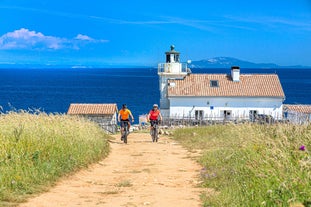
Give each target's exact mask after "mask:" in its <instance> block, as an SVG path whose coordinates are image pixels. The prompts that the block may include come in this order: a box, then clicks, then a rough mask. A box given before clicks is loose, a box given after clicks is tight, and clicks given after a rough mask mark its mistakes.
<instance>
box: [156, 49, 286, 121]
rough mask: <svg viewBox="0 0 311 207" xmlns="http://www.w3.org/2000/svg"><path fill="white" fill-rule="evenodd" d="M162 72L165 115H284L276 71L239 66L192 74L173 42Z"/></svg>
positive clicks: (211, 117) (207, 117)
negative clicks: (243, 71) (246, 69)
mask: <svg viewBox="0 0 311 207" xmlns="http://www.w3.org/2000/svg"><path fill="white" fill-rule="evenodd" d="M228 72H229V70H228ZM158 75H159V79H160V80H159V81H160V94H161V95H160V107H161V112H162V114H163V116H164V117H167V118H177V119H182V118H191V119H198V120H202V119H205V120H224V119H230V120H237V119H240V120H242V119H253V118H254V117H255V116H257V115H259V114H265V115H269V116H272V117H273V118H274V119H282V114H283V101H284V99H285V95H284V92H283V89H282V86H281V83H280V80H279V78H278V76H277V75H276V74H241V73H240V68H239V67H232V68H231V73H230V74H191V72H190V70H188V69H187V65H186V64H182V63H180V62H179V52H176V51H175V50H174V47H173V46H172V47H171V51H169V52H166V63H160V64H159V67H158Z"/></svg>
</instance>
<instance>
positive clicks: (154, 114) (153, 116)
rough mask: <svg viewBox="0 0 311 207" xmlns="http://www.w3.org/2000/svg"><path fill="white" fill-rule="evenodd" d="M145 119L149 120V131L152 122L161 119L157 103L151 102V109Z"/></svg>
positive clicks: (154, 122) (156, 122) (157, 121)
mask: <svg viewBox="0 0 311 207" xmlns="http://www.w3.org/2000/svg"><path fill="white" fill-rule="evenodd" d="M147 121H148V122H149V121H150V124H151V127H150V132H151V129H152V127H153V125H154V124H158V123H159V121H160V122H161V121H162V115H161V112H160V110H159V107H158V105H157V104H153V109H151V110H150V112H149V114H148V116H147Z"/></svg>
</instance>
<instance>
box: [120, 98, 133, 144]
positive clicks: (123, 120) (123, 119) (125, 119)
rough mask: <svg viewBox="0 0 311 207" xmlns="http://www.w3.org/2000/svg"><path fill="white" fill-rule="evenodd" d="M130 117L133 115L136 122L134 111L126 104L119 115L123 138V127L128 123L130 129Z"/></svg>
mask: <svg viewBox="0 0 311 207" xmlns="http://www.w3.org/2000/svg"><path fill="white" fill-rule="evenodd" d="M129 117H131V120H132V122H134V117H133V115H132V112H131V111H130V110H129V109H128V108H127V106H126V104H123V105H122V109H121V110H120V111H119V115H118V122H120V126H121V140H123V136H122V135H123V127H124V125H125V124H128V125H127V126H128V130H129V129H130V126H131V124H130V120H129Z"/></svg>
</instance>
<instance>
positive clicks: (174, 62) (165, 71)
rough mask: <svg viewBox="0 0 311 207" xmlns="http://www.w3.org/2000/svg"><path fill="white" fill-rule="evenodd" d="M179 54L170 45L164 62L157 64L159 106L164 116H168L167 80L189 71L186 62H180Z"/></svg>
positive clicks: (179, 77) (183, 75)
mask: <svg viewBox="0 0 311 207" xmlns="http://www.w3.org/2000/svg"><path fill="white" fill-rule="evenodd" d="M179 54H180V53H179V52H177V51H175V46H174V45H171V50H170V51H168V52H165V56H166V62H165V63H159V65H158V75H159V86H160V107H161V113H162V115H163V116H164V117H169V112H170V102H169V99H168V97H167V88H168V80H169V79H182V78H184V77H185V76H186V75H187V74H188V73H190V70H189V69H188V68H187V64H186V63H180V59H179Z"/></svg>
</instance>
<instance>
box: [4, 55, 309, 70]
mask: <svg viewBox="0 0 311 207" xmlns="http://www.w3.org/2000/svg"><path fill="white" fill-rule="evenodd" d="M234 65H236V66H240V67H241V68H248V69H252V68H254V69H281V68H297V69H299V68H303V69H309V68H311V66H303V65H291V66H281V65H277V64H275V63H253V62H249V61H245V60H240V59H237V58H233V57H214V58H206V59H202V60H193V61H191V63H190V64H188V66H189V67H190V68H230V67H231V66H234ZM156 67H157V64H150V65H133V64H122V65H117V64H96V65H83V64H63V65H52V64H31V63H29V64H14V63H0V69H1V68H13V69H19V68H21V69H43V68H53V69H64V68H73V69H84V68H97V69H98V68H136V69H137V68H156Z"/></svg>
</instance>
